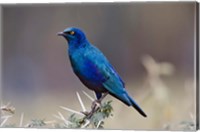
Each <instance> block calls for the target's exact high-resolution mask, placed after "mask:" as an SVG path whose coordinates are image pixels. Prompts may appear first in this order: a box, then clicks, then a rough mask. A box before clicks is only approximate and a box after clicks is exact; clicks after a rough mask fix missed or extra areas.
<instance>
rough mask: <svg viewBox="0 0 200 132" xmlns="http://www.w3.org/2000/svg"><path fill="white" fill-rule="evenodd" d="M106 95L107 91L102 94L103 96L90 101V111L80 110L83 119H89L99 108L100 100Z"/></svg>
mask: <svg viewBox="0 0 200 132" xmlns="http://www.w3.org/2000/svg"><path fill="white" fill-rule="evenodd" d="M107 95H108V92H106V93H105V94H103V96H102V97H101V98H100V99H99V100H95V101H93V102H92V106H91V111H90V112H82V113H83V114H84V115H85V117H84V119H90V118H91V117H92V115H93V114H94V113H95V112H96V111H97V110H98V109H99V108H100V106H101V101H102V100H103V99H104V98H105V97H106V96H107Z"/></svg>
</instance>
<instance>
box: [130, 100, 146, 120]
mask: <svg viewBox="0 0 200 132" xmlns="http://www.w3.org/2000/svg"><path fill="white" fill-rule="evenodd" d="M129 99H130V102H131V103H132V106H133V107H134V108H135V109H136V110H137V111H138V112H139V113H140V114H141V115H142V116H144V117H147V115H146V114H145V113H144V111H143V110H142V109H141V108H140V107H139V105H138V104H137V103H136V102H135V101H134V100H133V99H132V98H131V97H130V96H129Z"/></svg>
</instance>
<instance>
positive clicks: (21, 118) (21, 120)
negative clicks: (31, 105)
mask: <svg viewBox="0 0 200 132" xmlns="http://www.w3.org/2000/svg"><path fill="white" fill-rule="evenodd" d="M23 119H24V113H22V114H21V117H20V123H19V127H22V124H23Z"/></svg>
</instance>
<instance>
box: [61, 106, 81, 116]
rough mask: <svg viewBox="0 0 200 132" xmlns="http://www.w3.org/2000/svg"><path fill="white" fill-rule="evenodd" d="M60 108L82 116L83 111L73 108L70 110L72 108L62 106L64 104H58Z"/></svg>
mask: <svg viewBox="0 0 200 132" xmlns="http://www.w3.org/2000/svg"><path fill="white" fill-rule="evenodd" d="M60 108H62V109H64V110H66V111H69V112H72V113H75V114H78V115H82V116H84V114H83V113H81V112H78V111H75V110H72V109H70V108H67V107H64V106H60Z"/></svg>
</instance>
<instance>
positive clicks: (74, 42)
mask: <svg viewBox="0 0 200 132" xmlns="http://www.w3.org/2000/svg"><path fill="white" fill-rule="evenodd" d="M57 35H58V36H62V37H64V38H65V39H66V41H67V42H68V56H69V60H70V62H71V66H72V69H73V72H74V73H75V74H76V76H77V77H78V78H79V79H80V81H81V82H82V83H83V84H84V85H85V86H86V87H87V88H89V89H90V90H93V91H94V92H95V94H96V98H97V100H101V99H102V98H104V97H105V96H106V95H107V94H110V95H111V96H113V97H115V98H117V99H119V100H120V101H122V102H123V103H124V104H126V105H127V106H132V107H134V108H135V109H136V110H137V111H138V112H139V113H140V114H141V115H142V116H143V117H147V115H146V114H145V112H144V111H143V110H142V109H141V108H140V106H139V105H138V104H137V103H136V102H135V101H134V100H133V99H132V98H131V96H130V95H129V94H128V92H127V91H126V89H125V83H124V81H123V80H122V79H121V77H120V76H119V74H118V73H117V72H116V70H115V69H114V67H113V66H112V65H111V63H110V62H109V61H108V59H107V58H106V57H105V55H104V54H103V53H102V52H101V51H100V50H99V49H98V48H97V47H95V46H94V45H93V44H91V43H90V42H89V41H88V39H87V37H86V35H85V33H84V32H83V31H82V29H80V28H77V27H69V28H66V29H64V31H62V32H58V33H57Z"/></svg>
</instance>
